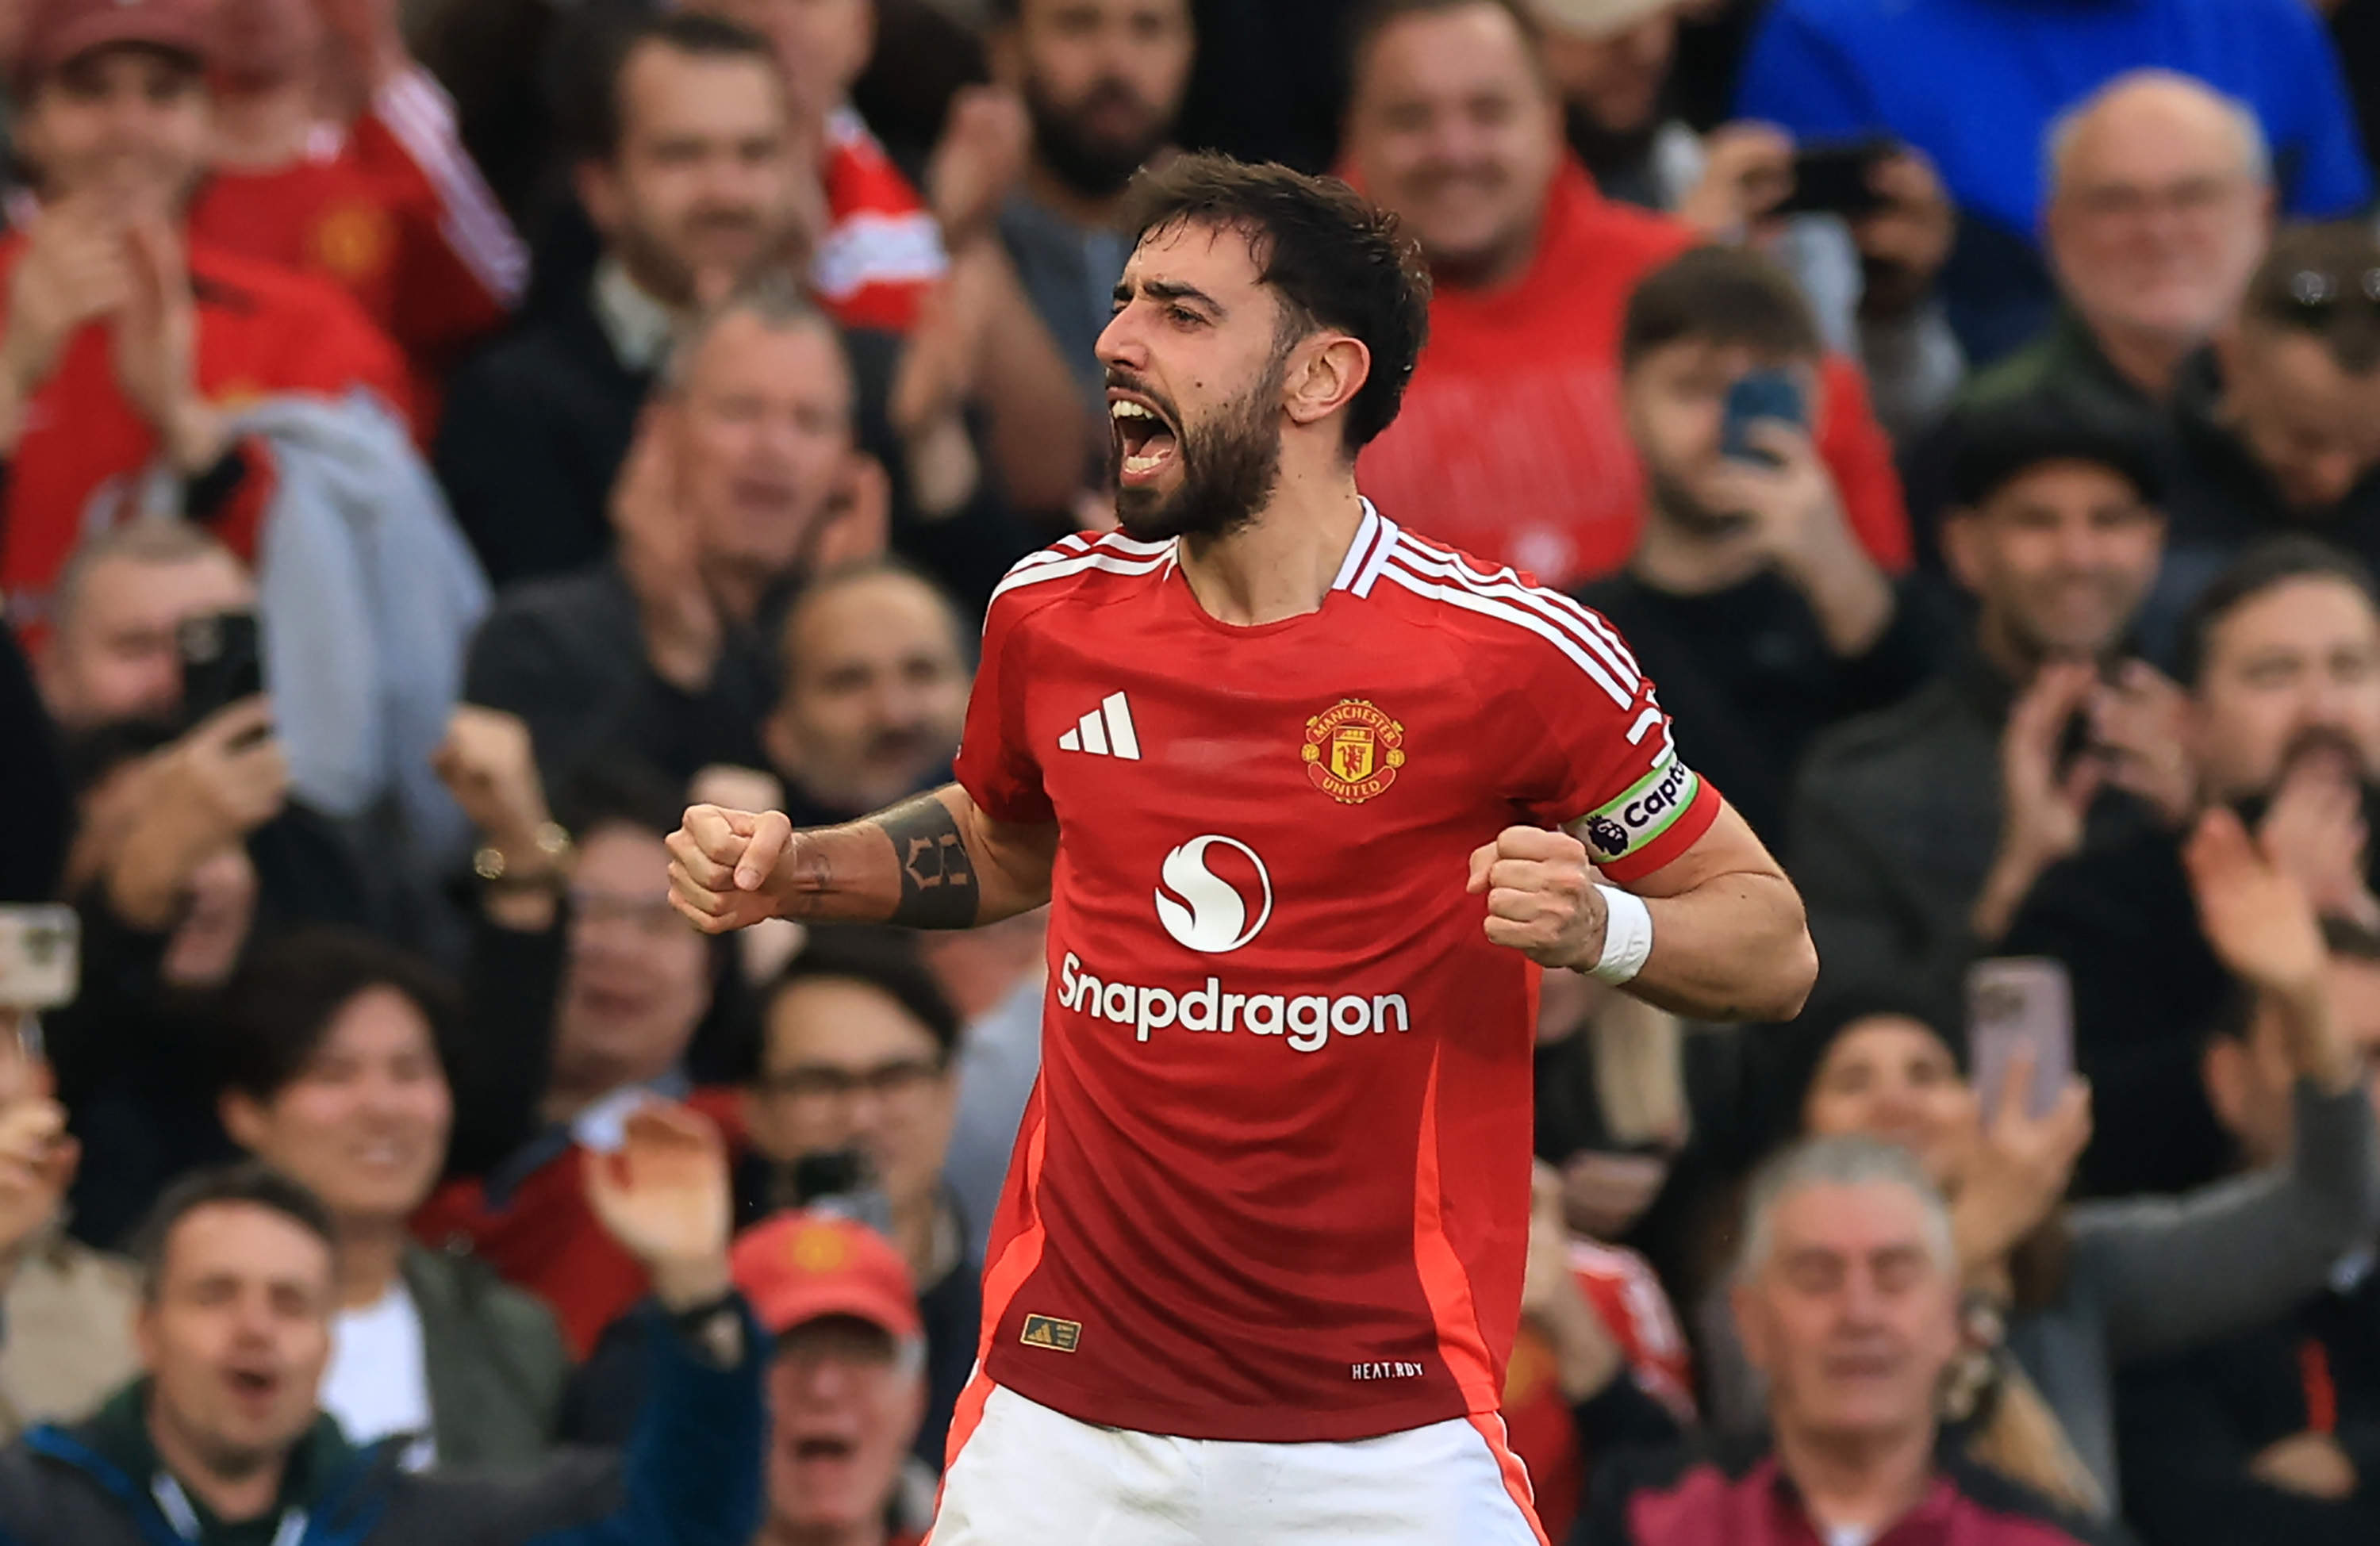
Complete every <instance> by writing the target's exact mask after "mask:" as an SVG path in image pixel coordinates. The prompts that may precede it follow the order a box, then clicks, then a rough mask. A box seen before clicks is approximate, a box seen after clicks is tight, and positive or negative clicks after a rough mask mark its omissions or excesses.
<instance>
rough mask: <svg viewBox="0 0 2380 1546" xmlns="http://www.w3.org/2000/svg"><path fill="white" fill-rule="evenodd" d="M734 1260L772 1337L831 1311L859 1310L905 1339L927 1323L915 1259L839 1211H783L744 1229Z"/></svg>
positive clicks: (741, 1285) (852, 1313) (852, 1312)
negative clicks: (912, 1271) (914, 1276)
mask: <svg viewBox="0 0 2380 1546" xmlns="http://www.w3.org/2000/svg"><path fill="white" fill-rule="evenodd" d="M728 1262H729V1266H730V1268H731V1269H732V1270H733V1272H734V1274H735V1286H736V1287H738V1288H741V1289H742V1290H744V1297H745V1298H747V1299H749V1300H750V1301H751V1303H752V1312H753V1313H754V1314H755V1315H757V1316H759V1320H760V1324H761V1325H763V1326H765V1327H767V1328H768V1331H769V1334H770V1335H771V1336H782V1335H784V1334H785V1333H787V1332H789V1331H791V1330H793V1329H794V1328H795V1326H798V1325H800V1324H802V1323H804V1322H807V1321H816V1320H819V1319H820V1318H821V1317H824V1316H828V1315H850V1316H855V1317H856V1318H857V1319H859V1320H862V1321H866V1322H867V1323H869V1324H870V1325H875V1326H881V1327H883V1328H884V1330H885V1331H887V1332H889V1333H891V1334H892V1335H893V1336H894V1337H895V1338H898V1339H902V1340H906V1339H908V1338H910V1337H914V1336H917V1335H920V1334H921V1333H922V1332H923V1331H924V1329H925V1323H924V1322H923V1321H921V1320H919V1319H918V1316H917V1287H916V1286H915V1285H913V1284H912V1283H911V1282H910V1280H909V1264H908V1263H907V1262H904V1261H903V1260H901V1253H900V1252H899V1251H897V1250H893V1249H892V1242H891V1241H889V1240H887V1239H886V1238H884V1237H883V1236H881V1235H879V1234H878V1233H877V1232H876V1231H875V1230H873V1229H870V1228H868V1226H866V1225H864V1224H857V1223H854V1222H853V1221H852V1220H850V1219H847V1218H840V1217H837V1216H836V1215H834V1214H820V1213H807V1212H803V1213H785V1214H775V1215H773V1216H772V1217H770V1218H766V1219H763V1220H761V1221H760V1222H759V1224H756V1225H754V1226H752V1227H751V1228H749V1229H747V1230H746V1231H744V1233H743V1234H742V1235H740V1236H738V1237H737V1238H736V1240H735V1250H733V1251H732V1252H731V1253H730V1255H729V1258H728Z"/></svg>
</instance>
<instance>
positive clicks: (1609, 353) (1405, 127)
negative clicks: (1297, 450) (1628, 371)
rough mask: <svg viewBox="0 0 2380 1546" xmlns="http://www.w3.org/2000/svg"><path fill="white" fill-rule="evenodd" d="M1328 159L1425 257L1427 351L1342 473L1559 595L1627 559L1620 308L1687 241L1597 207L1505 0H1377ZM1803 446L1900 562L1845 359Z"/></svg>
mask: <svg viewBox="0 0 2380 1546" xmlns="http://www.w3.org/2000/svg"><path fill="white" fill-rule="evenodd" d="M1353 75H1354V94H1353V96H1352V97H1351V99H1350V104H1349V108H1348V115H1347V159H1348V162H1349V163H1350V170H1351V171H1352V173H1353V175H1354V177H1355V178H1357V179H1358V180H1359V181H1360V182H1361V184H1362V186H1363V187H1365V188H1366V190H1367V191H1368V192H1369V193H1370V194H1371V195H1372V197H1373V198H1375V199H1378V200H1379V201H1380V202H1381V203H1383V204H1384V205H1386V206H1387V207H1389V208H1390V209H1392V210H1394V211H1396V212H1397V213H1398V214H1399V215H1400V216H1401V217H1402V218H1403V221H1404V222H1405V226H1406V229H1407V230H1408V231H1409V232H1410V233H1411V234H1412V235H1413V236H1415V239H1417V240H1418V241H1419V242H1420V243H1421V246H1422V250H1423V251H1424V253H1425V254H1427V257H1428V258H1429V260H1430V265H1431V269H1432V272H1433V274H1434V275H1435V277H1436V279H1437V282H1438V293H1437V296H1436V298H1435V299H1433V300H1432V302H1431V303H1430V308H1429V329H1430V339H1429V346H1428V348H1427V350H1425V351H1424V352H1423V355H1422V357H1421V365H1420V368H1419V369H1418V370H1417V371H1416V372H1415V377H1414V381H1413V385H1412V387H1411V389H1410V390H1409V391H1408V392H1407V393H1406V394H1405V405H1404V411H1403V413H1402V414H1400V415H1399V416H1398V418H1397V422H1396V424H1395V425H1394V426H1392V427H1391V428H1390V429H1389V430H1388V432H1387V433H1385V434H1383V435H1382V436H1381V437H1380V438H1379V439H1378V441H1374V442H1373V443H1372V444H1371V445H1370V446H1369V447H1368V448H1366V451H1365V453H1364V455H1363V459H1362V460H1361V461H1360V462H1359V463H1358V464H1357V465H1356V471H1357V473H1358V475H1359V476H1360V477H1361V478H1362V480H1363V483H1364V487H1365V490H1366V492H1367V493H1369V494H1370V495H1371V496H1372V497H1373V498H1374V499H1376V500H1378V501H1380V506H1381V508H1382V510H1383V511H1385V512H1386V513H1389V514H1390V515H1391V516H1393V517H1394V518H1395V519H1397V520H1399V521H1402V522H1404V523H1406V524H1407V525H1411V526H1413V527H1414V528H1415V529H1416V530H1419V531H1421V532H1424V533H1426V534H1427V535H1428V536H1430V537H1437V538H1439V540H1441V541H1444V542H1448V543H1451V544H1453V545H1454V546H1456V547H1459V548H1463V549H1465V550H1468V551H1470V552H1473V553H1475V554H1477V555H1479V556H1480V557H1482V558H1487V559H1492V560H1496V561H1500V562H1507V563H1511V564H1513V565H1515V566H1517V567H1519V568H1522V569H1525V570H1528V571H1531V572H1532V573H1534V574H1536V577H1537V578H1538V579H1539V580H1541V581H1543V582H1545V583H1546V584H1548V585H1554V586H1575V585H1578V584H1581V583H1584V582H1585V581H1587V580H1592V579H1597V578H1600V577H1601V576H1603V575H1606V574H1610V573H1612V572H1613V571H1614V570H1616V569H1618V568H1619V567H1620V566H1621V564H1622V563H1624V562H1627V559H1628V555H1629V552H1630V550H1632V549H1633V547H1634V546H1635V543H1636V537H1637V533H1638V532H1639V531H1640V530H1641V529H1642V525H1643V505H1642V499H1641V491H1642V486H1643V475H1642V472H1641V471H1640V469H1639V467H1638V465H1637V461H1636V456H1635V453H1634V452H1633V450H1632V449H1631V447H1630V445H1629V441H1628V431H1627V427H1626V425H1625V423H1624V422H1623V419H1622V417H1621V408H1620V388H1619V363H1618V358H1619V342H1620V320H1621V311H1622V308H1624V306H1625V305H1626V302H1627V297H1628V294H1629V292H1630V291H1631V290H1632V289H1633V288H1634V286H1635V284H1636V282H1637V281H1638V280H1639V279H1641V278H1643V277H1644V276H1645V273H1646V272H1649V271H1650V270H1652V269H1654V268H1657V267H1658V266H1659V265H1660V264H1662V263H1664V262H1666V261H1668V260H1670V259H1671V258H1674V257H1676V256H1677V255H1678V254H1679V253H1681V252H1682V251H1684V250H1685V249H1686V248H1690V247H1693V246H1695V245H1696V244H1697V243H1699V242H1700V241H1701V240H1702V237H1701V236H1700V235H1699V234H1698V233H1697V232H1695V231H1694V229H1693V228H1691V227H1689V226H1688V225H1686V224H1684V223H1682V222H1680V221H1677V220H1674V219H1671V218H1670V217H1668V216H1663V215H1656V214H1652V213H1649V212H1647V211H1641V210H1634V209H1629V208H1625V207H1622V206H1620V205H1617V204H1612V203H1609V202H1607V201H1606V200H1605V199H1604V198H1603V197H1602V195H1601V194H1599V193H1598V192H1597V191H1596V187H1595V184H1594V182H1593V181H1592V180H1591V179H1590V178H1589V177H1588V176H1587V175H1586V172H1585V168H1584V167H1583V166H1582V165H1580V163H1578V161H1577V159H1576V158H1575V157H1574V156H1573V155H1571V154H1570V153H1569V151H1567V150H1566V148H1565V146H1564V142H1563V137H1562V114H1561V104H1560V101H1559V100H1558V99H1557V98H1556V96H1555V94H1554V92H1553V91H1552V89H1551V88H1550V86H1549V85H1548V79H1547V77H1546V74H1545V72H1544V69H1543V67H1542V66H1541V65H1540V63H1539V61H1538V59H1537V58H1536V53H1535V47H1534V44H1533V42H1532V39H1531V33H1530V30H1529V28H1528V26H1527V24H1526V23H1525V22H1524V20H1523V19H1522V18H1521V17H1520V15H1519V13H1518V12H1516V11H1515V10H1514V9H1513V8H1512V5H1511V3H1510V0H1386V3H1384V4H1382V5H1380V6H1378V7H1377V8H1376V9H1375V10H1374V12H1373V13H1372V14H1371V18H1370V20H1369V22H1368V24H1367V26H1366V28H1365V29H1364V30H1363V31H1362V34H1361V39H1360V42H1359V46H1358V47H1357V49H1356V51H1355V55H1354V72H1353ZM1820 380H1821V385H1822V394H1821V395H1822V407H1821V409H1820V412H1819V414H1818V415H1817V420H1818V422H1819V423H1820V424H1821V425H1822V426H1823V429H1822V431H1821V434H1820V439H1819V445H1818V449H1819V452H1820V454H1821V456H1822V457H1823V458H1824V460H1825V461H1826V463H1827V465H1828V468H1829V470H1830V471H1831V472H1832V474H1833V476H1834V478H1835V481H1836V483H1837V484H1838V486H1839V487H1840V489H1841V493H1842V501H1843V507H1844V512H1845V514H1846V515H1847V517H1848V518H1849V520H1850V523H1851V527H1852V531H1853V532H1854V533H1856V534H1857V536H1858V537H1859V539H1860V541H1861V543H1862V545H1863V546H1864V547H1865V548H1866V549H1867V550H1868V551H1869V552H1870V553H1871V554H1872V555H1873V556H1874V557H1875V558H1876V562H1878V563H1880V564H1882V565H1883V566H1884V567H1885V568H1886V569H1887V570H1888V571H1891V572H1896V573H1897V572H1899V571H1900V570H1902V569H1905V568H1906V567H1907V566H1908V563H1909V557H1910V549H1909V530H1908V520H1907V516H1906V514H1905V513H1904V511H1903V508H1902V504H1901V497H1900V479H1899V477H1898V476H1897V475H1896V474H1895V472H1894V471H1893V466H1892V457H1891V447H1890V445H1889V444H1888V441H1886V439H1885V436H1884V431H1883V430H1882V429H1880V428H1878V426H1877V424H1876V417H1875V415H1874V413H1873V412H1872V411H1871V409H1870V407H1869V405H1868V401H1867V392H1866V387H1865V386H1864V383H1863V382H1862V380H1861V379H1860V375H1859V372H1858V370H1857V369H1856V368H1854V367H1853V366H1852V364H1851V363H1850V362H1849V361H1847V360H1844V359H1841V358H1839V357H1836V356H1828V357H1827V359H1826V360H1825V362H1824V364H1823V366H1822V368H1821V370H1820Z"/></svg>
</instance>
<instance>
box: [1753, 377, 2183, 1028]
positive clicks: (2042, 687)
mask: <svg viewBox="0 0 2380 1546" xmlns="http://www.w3.org/2000/svg"><path fill="white" fill-rule="evenodd" d="M2154 461H2155V459H2154V454H2153V453H2152V451H2151V449H2150V448H2149V447H2148V446H2147V445H2146V444H2143V443H2142V442H2140V441H2138V440H2136V439H2135V438H2134V437H2132V436H2131V435H2130V434H2128V433H2126V432H2125V431H2124V430H2123V429H2118V428H2113V427H2107V426H2104V425H2102V424H2101V423H2099V422H2097V421H2095V420H2094V419H2093V418H2091V417H2089V416H2088V415H2087V414H2084V413H2082V412H2080V411H2078V410H2077V409H2076V407H2075V406H2074V405H2072V404H2070V403H2069V402H2067V401H2065V400H2062V399H2056V398H2052V399H2046V400H2043V401H2039V402H2035V403H2031V404H2017V405H2009V406H2005V407H2003V408H2001V409H1999V410H1998V411H1997V412H1996V413H1994V414H1992V415H1990V416H1979V417H1976V418H1975V419H1973V421H1972V422H1971V423H1970V424H1969V425H1968V427H1967V429H1966V432H1965V435H1964V438H1963V443H1962V444H1961V447H1960V451H1959V456H1958V460H1957V464H1956V465H1955V467H1954V469H1953V477H1952V482H1953V484H1954V485H1955V487H1956V489H1957V493H1956V502H1955V504H1954V505H1953V507H1952V510H1951V513H1950V516H1949V520H1948V521H1947V522H1946V523H1945V524H1944V525H1943V550H1944V551H1945V553H1946V554H1947V555H1948V557H1949V562H1950V566H1951V569H1952V572H1953V573H1954V574H1956V575H1957V577H1958V580H1959V583H1960V585H1961V587H1962V588H1964V589H1965V590H1966V591H1967V592H1968V593H1969V594H1970V595H1971V596H1973V598H1974V624H1973V630H1972V632H1971V633H1970V634H1969V641H1968V644H1967V646H1966V647H1965V648H1964V649H1963V650H1962V651H1961V655H1960V658H1959V660H1958V663H1957V664H1956V665H1955V666H1954V667H1953V668H1952V669H1951V670H1949V671H1947V672H1945V673H1944V674H1943V675H1942V676H1941V677H1940V678H1938V679H1937V680H1936V681H1935V682H1931V683H1929V684H1928V685H1927V686H1926V687H1925V689H1923V690H1922V691H1920V692H1918V693H1917V694H1914V695H1913V696H1912V697H1911V698H1909V700H1908V701H1907V702H1905V703H1902V704H1900V705H1898V706H1896V707H1892V708H1888V709H1886V710H1884V711H1883V712H1882V713H1879V714H1872V715H1867V716H1864V717H1863V718H1861V719H1854V720H1852V722H1851V723H1849V724H1846V725H1843V726H1841V727H1840V728H1839V729H1837V730H1835V731H1831V732H1829V733H1828V735H1827V736H1826V738H1825V739H1823V740H1821V741H1820V742H1819V743H1817V744H1815V745H1814V746H1813V747H1811V749H1810V755H1809V758H1808V760H1807V761H1806V762H1804V763H1803V767H1802V777H1801V781H1800V783H1799V785H1798V786H1797V787H1796V789H1795V791H1794V804H1793V814H1792V818H1791V820H1792V827H1793V844H1792V847H1791V849H1790V850H1788V854H1789V857H1790V861H1791V870H1792V874H1793V878H1794V879H1795V880H1796V881H1798V882H1799V883H1800V884H1801V887H1802V890H1803V899H1804V900H1806V901H1808V903H1809V906H1810V933H1811V936H1812V937H1814V938H1815V939H1816V940H1817V941H1818V947H1819V951H1820V953H1821V955H1823V956H1824V958H1825V960H1826V962H1827V980H1828V983H1829V984H1834V985H1837V986H1842V985H1846V984H1879V985H1881V984H1890V983H1892V982H1895V981H1899V980H1905V979H1906V978H1907V977H1909V976H1911V975H1914V976H1916V977H1918V978H1919V979H1921V980H1924V981H1926V982H1929V983H1932V984H1939V985H1940V986H1943V987H1948V986H1949V985H1950V984H1951V982H1952V981H1953V979H1954V978H1955V976H1956V974H1957V972H1959V971H1960V970H1961V969H1962V968H1963V967H1964V966H1965V964H1966V962H1967V960H1968V959H1969V958H1970V957H1971V956H1972V955H1973V952H1974V950H1975V949H1976V948H1977V947H1978V946H1981V947H1983V948H1991V947H1992V946H1993V945H1996V944H1997V943H1998V940H1999V937H2000V936H2001V935H2002V934H2003V933H2005V932H2006V930H2007V928H2008V924H2009V919H2010V916H2011V915H2012V914H2013V913H2014V912H2015V911H2016V909H2017V906H2018V905H2019V904H2020V903H2021V902H2022V901H2023V900H2024V897H2025V893H2026V892H2028V891H2030V890H2032V889H2033V883H2034V881H2035V880H2037V879H2039V878H2040V876H2041V872H2042V871H2043V870H2045V869H2046V868H2048V867H2049V866H2050V865H2051V864H2056V863H2057V862H2058V860H2060V859H2063V858H2066V857H2067V856H2068V855H2069V854H2071V853H2073V852H2076V851H2077V850H2079V849H2080V848H2082V847H2083V844H2084V843H2085V842H2086V841H2105V840H2107V839H2111V838H2114V837H2116V836H2119V835H2120V834H2121V833H2124V832H2127V831H2130V830H2131V829H2132V827H2134V825H2135V824H2137V823H2138V822H2139V821H2140V820H2142V819H2143V814H2144V813H2143V807H2142V806H2141V805H2140V804H2139V803H2135V800H2141V801H2145V802H2146V803H2147V806H2148V809H2149V810H2151V811H2155V810H2160V809H2170V808H2171V807H2173V806H2177V805H2178V806H2180V809H2178V810H2170V814H2171V815H2174V816H2175V817H2177V818H2178V817H2179V816H2180V815H2183V814H2185V813H2186V811H2187V808H2188V805H2189V802H2190V796H2191V790H2190V787H2189V778H2188V768H2187V766H2186V758H2184V757H2183V756H2182V755H2181V751H2180V743H2179V741H2178V740H2177V739H2176V738H2175V737H2174V736H2173V735H2172V734H2171V733H2170V731H2169V728H2168V724H2167V723H2166V721H2168V719H2170V711H2171V710H2172V709H2173V708H2174V707H2176V706H2177V703H2178V699H2179V694H2178V692H2177V690H2176V689H2175V688H2174V686H2173V684H2172V683H2171V682H2168V681H2167V680H2166V679H2165V678H2164V677H2163V676H2162V675H2160V674H2159V673H2158V672H2157V671H2156V670H2155V669H2153V668H2151V667H2150V666H2148V665H2147V664H2145V663H2144V662H2143V661H2140V660H2138V659H2131V660H2126V659H2125V658H2124V657H2125V652H2126V650H2127V648H2128V646H2129V643H2130V640H2129V634H2130V631H2131V623H2132V619H2133V616H2134V615H2135V614H2136V613H2137V612H2138V611H2139V610H2140V604H2141V599H2142V598H2143V597H2144V596H2146V595H2147V594H2148V587H2149V584H2150V582H2151V581H2153V580H2154V579H2155V577H2156V569H2157V559H2158V556H2159V555H2160V554H2161V553H2162V552H2163V551H2164V549H2165V521H2164V518H2163V517H2162V516H2160V515H2159V514H2158V513H2157V509H2156V505H2157V502H2158V500H2159V497H2160V491H2161V490H2160V485H2159V483H2158V481H2157V477H2156V473H2155V465H2154ZM2078 731H2087V744H2086V745H2084V746H2082V747H2077V746H2076V745H2075V744H2074V742H2073V739H2072V737H2073V736H2074V735H2075V733H2076V732H2078ZM2103 791H2104V792H2106V793H2107V799H2105V800H2102V799H2101V798H2100V795H2101V794H2102V793H2103ZM2117 791H2122V792H2123V793H2125V794H2129V795H2131V796H2133V797H2135V800H2127V799H2122V798H2119V797H2118V794H2117Z"/></svg>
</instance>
